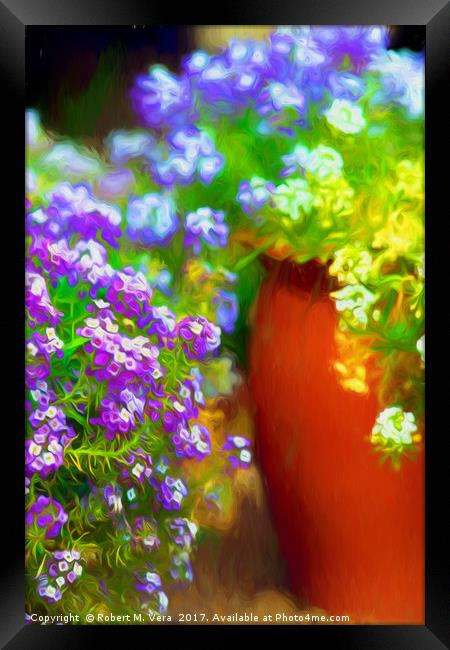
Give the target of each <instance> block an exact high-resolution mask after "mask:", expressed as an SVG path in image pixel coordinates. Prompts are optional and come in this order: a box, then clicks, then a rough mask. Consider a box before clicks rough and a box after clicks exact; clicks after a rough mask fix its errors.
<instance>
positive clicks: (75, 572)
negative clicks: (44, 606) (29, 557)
mask: <svg viewBox="0 0 450 650" xmlns="http://www.w3.org/2000/svg"><path fill="white" fill-rule="evenodd" d="M80 558H81V556H80V553H79V551H75V550H72V551H69V550H65V551H54V552H53V553H51V554H50V557H49V558H48V559H47V560H46V563H45V573H41V575H40V576H39V578H38V579H39V586H38V593H39V595H40V596H41V597H42V598H45V599H46V600H48V601H49V602H50V603H54V602H57V601H58V600H61V597H62V596H63V594H64V592H65V591H67V589H68V588H69V587H70V585H71V584H73V583H74V582H75V581H76V580H77V579H78V578H79V577H80V576H81V575H82V573H83V567H82V566H81V564H80V562H79V560H80Z"/></svg>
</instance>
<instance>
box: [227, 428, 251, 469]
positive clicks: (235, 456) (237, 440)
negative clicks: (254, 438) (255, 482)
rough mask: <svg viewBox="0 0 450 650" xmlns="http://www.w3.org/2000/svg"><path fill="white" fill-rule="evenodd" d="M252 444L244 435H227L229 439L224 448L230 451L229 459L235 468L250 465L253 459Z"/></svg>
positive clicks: (244, 467)
mask: <svg viewBox="0 0 450 650" xmlns="http://www.w3.org/2000/svg"><path fill="white" fill-rule="evenodd" d="M250 445H251V442H250V440H249V439H248V438H244V437H243V436H227V441H226V443H225V444H224V445H223V447H222V449H223V450H225V451H228V452H229V459H230V463H231V465H232V466H233V468H235V469H236V468H238V467H240V468H243V469H246V468H247V467H249V465H250V462H251V460H252V452H251V451H250Z"/></svg>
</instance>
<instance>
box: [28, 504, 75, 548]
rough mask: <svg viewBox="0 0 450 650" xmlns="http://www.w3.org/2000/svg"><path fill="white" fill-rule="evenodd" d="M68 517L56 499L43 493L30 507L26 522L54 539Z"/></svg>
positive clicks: (48, 537)
mask: <svg viewBox="0 0 450 650" xmlns="http://www.w3.org/2000/svg"><path fill="white" fill-rule="evenodd" d="M68 518H69V517H68V514H67V512H65V510H64V508H63V507H62V505H61V504H60V503H59V502H58V501H56V499H52V497H46V496H44V495H43V494H41V495H40V496H39V497H38V498H37V499H36V501H34V502H33V503H32V504H31V505H30V507H29V508H28V510H27V513H26V515H25V523H26V525H27V526H29V527H32V528H33V529H34V530H35V531H36V532H43V533H44V535H45V537H46V538H47V539H52V538H54V537H58V535H59V533H60V531H61V528H62V527H63V525H64V524H65V523H66V521H67V520H68Z"/></svg>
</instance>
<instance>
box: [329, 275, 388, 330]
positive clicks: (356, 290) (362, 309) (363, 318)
mask: <svg viewBox="0 0 450 650" xmlns="http://www.w3.org/2000/svg"><path fill="white" fill-rule="evenodd" d="M330 296H331V297H332V298H334V299H335V300H336V309H337V310H338V311H350V312H351V313H352V315H353V317H354V318H355V319H356V320H357V321H358V322H359V323H361V324H362V325H364V326H365V325H367V322H368V317H367V312H368V310H369V308H370V306H371V305H372V304H373V303H374V302H375V301H376V299H377V296H376V295H375V294H373V293H372V292H371V291H369V290H368V289H366V288H365V287H363V286H362V285H360V284H356V285H349V286H348V287H344V288H343V289H340V290H339V291H334V292H333V293H331V294H330Z"/></svg>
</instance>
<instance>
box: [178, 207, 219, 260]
mask: <svg viewBox="0 0 450 650" xmlns="http://www.w3.org/2000/svg"><path fill="white" fill-rule="evenodd" d="M224 221H225V215H224V213H223V212H222V211H221V210H211V208H198V210H196V211H195V212H189V214H187V216H186V222H185V226H184V227H185V230H186V237H185V240H184V242H185V245H186V246H193V248H194V251H195V252H196V253H200V251H201V248H202V243H205V244H207V245H208V246H211V247H213V248H216V247H217V246H226V244H227V238H228V226H227V225H226V223H224Z"/></svg>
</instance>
